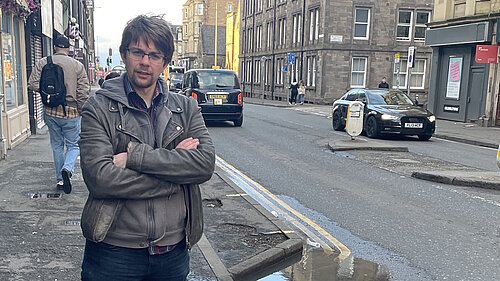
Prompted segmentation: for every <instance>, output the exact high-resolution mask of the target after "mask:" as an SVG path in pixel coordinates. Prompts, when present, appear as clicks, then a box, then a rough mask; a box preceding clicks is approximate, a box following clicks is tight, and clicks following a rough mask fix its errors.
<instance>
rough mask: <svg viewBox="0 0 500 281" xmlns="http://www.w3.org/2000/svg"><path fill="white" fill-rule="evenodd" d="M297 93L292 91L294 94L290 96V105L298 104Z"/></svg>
mask: <svg viewBox="0 0 500 281" xmlns="http://www.w3.org/2000/svg"><path fill="white" fill-rule="evenodd" d="M297 93H298V92H295V91H292V94H291V95H290V103H297Z"/></svg>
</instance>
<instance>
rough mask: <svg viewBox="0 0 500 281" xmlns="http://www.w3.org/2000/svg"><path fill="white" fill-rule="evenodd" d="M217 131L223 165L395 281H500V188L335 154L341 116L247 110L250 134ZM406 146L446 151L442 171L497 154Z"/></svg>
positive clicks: (220, 127)
mask: <svg viewBox="0 0 500 281" xmlns="http://www.w3.org/2000/svg"><path fill="white" fill-rule="evenodd" d="M209 131H210V133H211V136H212V138H213V139H214V142H215V144H216V150H217V154H218V155H219V156H220V157H221V158H222V159H224V160H226V161H227V162H229V163H231V164H232V165H233V166H234V167H236V168H237V169H239V170H240V171H242V172H244V173H245V174H246V175H247V176H249V177H250V178H252V179H253V180H255V181H257V182H259V183H260V184H261V185H263V186H265V187H266V188H267V189H268V190H270V191H271V192H272V193H274V194H276V195H278V197H279V198H280V199H282V200H283V201H285V202H287V203H288V204H289V205H291V206H292V207H294V208H295V209H296V210H298V211H300V212H301V213H303V214H304V215H306V216H307V217H309V218H311V219H313V220H314V221H315V222H316V223H318V224H319V225H321V227H323V228H324V229H326V230H327V231H328V232H329V233H331V234H332V235H333V236H335V237H336V238H337V239H338V240H340V241H341V242H342V243H344V244H345V245H346V246H347V247H349V248H350V249H351V251H352V252H353V255H354V256H355V257H360V258H363V259H366V260H370V261H375V262H378V263H381V264H383V265H385V266H387V267H388V268H389V270H390V271H391V275H392V276H393V277H394V279H395V280H433V279H445V278H446V279H449V280H498V279H500V268H498V266H497V265H498V262H499V261H500V257H499V252H500V235H499V231H500V228H499V225H498V217H499V214H500V192H499V191H489V190H481V189H476V188H462V187H455V186H448V185H442V184H436V183H432V182H427V181H422V180H417V179H412V178H409V177H408V176H406V174H405V173H404V172H398V171H392V172H391V171H390V169H384V167H377V165H374V164H373V163H370V162H369V161H365V160H363V159H362V158H363V157H362V156H360V155H357V156H356V155H354V154H342V153H337V154H334V153H332V152H331V151H329V149H328V148H327V143H328V141H329V140H331V139H342V138H345V136H343V135H342V134H339V133H335V132H333V131H332V130H331V119H327V118H325V117H323V116H318V115H312V114H309V113H304V112H301V111H298V110H290V109H289V108H275V107H264V106H256V105H250V104H246V105H245V122H244V124H243V127H241V128H234V127H232V124H230V123H211V124H209ZM404 142H405V144H406V145H408V146H409V147H410V151H412V150H414V151H415V152H417V153H418V154H424V155H426V156H428V155H433V154H434V153H433V150H434V151H436V153H435V155H436V156H438V157H436V158H437V160H436V162H435V163H436V165H438V166H441V165H452V166H453V165H456V164H455V163H452V164H450V163H449V161H453V162H456V163H458V164H460V165H470V166H473V167H465V168H476V167H474V166H478V167H477V168H483V169H484V168H486V169H490V166H487V165H485V166H480V165H479V164H478V161H480V160H479V158H481V157H484V154H487V153H488V152H487V151H484V150H482V149H480V148H476V147H473V146H466V145H456V144H453V143H450V142H445V141H442V140H435V141H432V142H428V143H420V142H415V144H414V143H413V141H410V142H408V141H404ZM455 145H456V147H453V146H455ZM439 151H441V152H439ZM453 151H456V153H455V154H453V153H452V152H453ZM359 153H361V152H359ZM439 153H441V154H439ZM376 154H377V153H376ZM377 155H378V157H380V158H381V159H383V158H384V155H385V154H383V152H379V153H378V154H377ZM474 155H476V156H474ZM414 156H415V155H414ZM404 157H406V156H404ZM404 157H403V158H404ZM415 157H417V158H418V157H419V155H416V156H415ZM454 157H455V158H454ZM476 157H477V158H476ZM460 159H461V160H460ZM393 162H394V161H391V163H393ZM433 163H434V162H433ZM420 165H421V164H420ZM397 166H400V165H396V167H397ZM405 167H407V168H408V169H411V163H405ZM419 168H420V166H419Z"/></svg>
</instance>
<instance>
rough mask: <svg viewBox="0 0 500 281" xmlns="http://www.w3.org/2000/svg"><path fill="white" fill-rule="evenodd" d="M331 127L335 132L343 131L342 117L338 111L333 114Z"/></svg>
mask: <svg viewBox="0 0 500 281" xmlns="http://www.w3.org/2000/svg"><path fill="white" fill-rule="evenodd" d="M332 126H333V129H334V130H335V131H342V130H343V129H344V126H343V125H342V116H341V115H340V112H338V111H335V112H334V113H333V118H332Z"/></svg>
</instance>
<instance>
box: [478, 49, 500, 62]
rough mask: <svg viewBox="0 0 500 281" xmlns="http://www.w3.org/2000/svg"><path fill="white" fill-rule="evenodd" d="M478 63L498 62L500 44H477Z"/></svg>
mask: <svg viewBox="0 0 500 281" xmlns="http://www.w3.org/2000/svg"><path fill="white" fill-rule="evenodd" d="M476 62H477V63H497V62H498V45H477V46H476Z"/></svg>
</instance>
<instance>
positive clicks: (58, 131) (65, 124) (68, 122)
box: [45, 115, 81, 180]
mask: <svg viewBox="0 0 500 281" xmlns="http://www.w3.org/2000/svg"><path fill="white" fill-rule="evenodd" d="M80 119H81V117H76V118H71V119H64V118H59V117H54V116H50V115H45V124H47V127H48V128H49V134H50V145H51V146H52V152H53V154H54V166H55V168H56V177H57V180H62V169H63V168H65V169H67V170H68V171H70V172H71V173H73V172H74V168H75V162H76V158H77V157H78V155H79V154H80V148H79V147H78V141H79V140H80ZM64 145H66V153H64Z"/></svg>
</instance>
